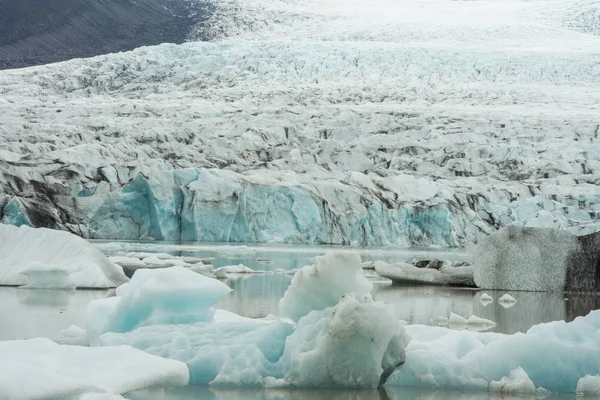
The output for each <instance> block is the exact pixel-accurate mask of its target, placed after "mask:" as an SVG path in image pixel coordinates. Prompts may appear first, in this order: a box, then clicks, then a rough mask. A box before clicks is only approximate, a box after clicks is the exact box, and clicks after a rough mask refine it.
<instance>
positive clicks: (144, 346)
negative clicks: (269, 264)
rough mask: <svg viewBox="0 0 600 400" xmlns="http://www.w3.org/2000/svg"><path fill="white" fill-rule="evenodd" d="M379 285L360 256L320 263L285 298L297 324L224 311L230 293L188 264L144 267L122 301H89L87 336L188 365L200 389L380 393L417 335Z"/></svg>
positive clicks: (286, 311)
mask: <svg viewBox="0 0 600 400" xmlns="http://www.w3.org/2000/svg"><path fill="white" fill-rule="evenodd" d="M371 287H372V285H371V283H369V282H368V281H367V280H366V278H364V277H363V276H362V268H361V260H360V256H359V255H358V254H355V253H331V254H328V255H326V256H322V257H319V258H318V260H317V264H315V265H314V266H308V267H305V268H303V269H302V270H300V271H299V272H298V273H297V274H296V276H295V277H294V279H293V281H292V284H291V285H290V287H289V288H288V291H287V292H286V294H285V295H284V298H283V299H282V302H281V305H282V309H281V314H282V316H285V317H287V318H293V319H294V320H296V321H297V323H296V324H294V323H293V322H292V321H290V320H289V319H287V318H285V319H277V318H271V319H259V320H252V319H248V318H243V317H240V316H238V315H236V314H232V313H228V312H224V311H216V312H215V311H214V310H213V309H212V308H211V307H212V306H213V305H214V304H216V303H217V302H218V301H219V300H220V299H221V298H223V297H224V296H225V295H227V294H228V293H229V291H230V289H229V288H228V287H227V286H226V285H224V284H223V283H221V282H219V281H217V280H215V279H210V278H206V277H204V276H201V275H197V274H194V273H193V272H190V271H188V270H185V269H184V268H182V267H172V268H166V269H161V270H139V271H137V272H136V273H135V274H134V276H133V277H132V279H131V282H130V283H128V284H126V285H123V286H121V287H119V288H118V289H117V297H115V298H111V299H106V300H98V301H95V302H91V303H90V304H89V306H88V327H87V329H88V338H89V341H90V343H91V344H92V345H103V346H113V345H123V344H128V345H131V346H133V347H135V348H138V349H141V350H144V351H147V352H149V353H152V354H155V355H159V356H162V357H166V358H173V359H176V360H180V361H184V362H185V363H186V364H187V366H188V368H189V369H190V376H191V382H192V383H198V384H210V385H213V386H219V385H222V386H232V385H233V386H240V385H244V386H282V385H283V386H296V387H376V386H378V385H381V384H383V383H384V382H385V380H386V379H387V377H388V376H389V375H390V374H391V373H392V372H393V370H394V369H395V368H396V367H398V366H399V365H401V364H402V363H403V362H404V360H405V353H404V349H405V347H406V344H407V343H408V341H409V340H410V338H409V337H408V336H407V335H406V334H405V331H404V327H403V325H402V324H401V323H400V322H399V320H398V318H397V317H396V314H395V311H394V308H393V307H392V306H389V305H385V304H384V303H381V302H374V301H373V300H372V298H371V295H370V293H369V291H370V289H371ZM310 307H313V308H314V309H312V310H311V308H310Z"/></svg>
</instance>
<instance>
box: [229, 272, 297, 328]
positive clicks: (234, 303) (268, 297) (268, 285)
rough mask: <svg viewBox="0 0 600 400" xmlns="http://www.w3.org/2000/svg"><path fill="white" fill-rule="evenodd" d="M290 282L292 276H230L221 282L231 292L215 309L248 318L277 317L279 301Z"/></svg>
mask: <svg viewBox="0 0 600 400" xmlns="http://www.w3.org/2000/svg"><path fill="white" fill-rule="evenodd" d="M291 280H292V276H291V275H285V274H273V275H236V276H232V277H231V278H228V279H225V280H223V281H222V282H224V283H225V284H226V285H227V286H229V287H230V288H232V289H233V292H231V293H230V294H229V295H228V296H227V297H226V298H225V299H223V300H222V301H221V302H220V303H219V304H218V305H217V307H218V308H222V309H224V310H227V311H232V312H234V313H236V314H239V315H243V316H245V317H248V318H262V317H266V316H267V315H269V314H273V315H277V313H278V309H279V299H281V298H282V297H283V294H284V293H285V291H286V290H287V288H288V286H289V285H290V282H291Z"/></svg>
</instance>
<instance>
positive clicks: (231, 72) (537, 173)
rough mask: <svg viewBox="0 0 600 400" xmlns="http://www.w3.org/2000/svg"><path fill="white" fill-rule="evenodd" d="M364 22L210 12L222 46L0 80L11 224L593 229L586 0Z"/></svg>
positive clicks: (593, 54)
mask: <svg viewBox="0 0 600 400" xmlns="http://www.w3.org/2000/svg"><path fill="white" fill-rule="evenodd" d="M365 4H366V3H365ZM365 4H363V3H361V2H360V1H351V2H343V3H337V2H329V1H327V2H326V1H321V0H314V1H311V2H308V3H307V2H294V1H290V2H285V3H282V2H279V1H275V0H261V1H253V2H245V1H215V2H214V3H213V5H214V7H215V13H214V15H212V17H211V20H210V21H209V22H208V23H206V24H204V25H203V26H200V27H199V28H198V29H203V31H202V32H205V33H207V34H210V37H214V38H216V39H217V41H215V42H209V43H188V44H184V45H161V46H158V47H148V48H140V49H137V50H135V51H133V52H129V53H121V54H112V55H105V56H100V57H96V58H92V59H87V60H72V61H68V62H65V63H61V64H55V65H47V66H41V67H35V68H30V69H23V70H14V71H4V72H2V73H0V94H1V95H0V106H1V107H2V110H3V114H2V116H1V117H0V121H1V122H2V123H1V124H0V142H2V143H3V144H4V145H3V146H2V147H1V149H0V171H1V172H0V210H1V211H0V220H1V221H2V222H4V223H12V224H16V225H20V224H29V225H34V226H45V227H52V228H58V229H65V230H70V231H72V232H75V233H78V234H80V235H82V236H84V237H89V238H115V239H116V238H119V239H149V238H155V239H164V240H201V241H244V242H288V243H335V244H343V243H353V244H365V245H387V244H396V245H404V246H407V245H442V246H461V245H465V244H466V243H468V242H472V241H477V240H478V238H479V237H480V236H481V235H486V234H489V233H491V232H493V231H494V230H496V229H498V228H500V227H502V226H505V225H509V224H513V223H516V224H520V225H525V226H543V227H557V228H561V229H566V230H569V231H571V232H573V233H576V234H583V233H591V232H594V231H597V230H598V229H599V227H600V224H599V222H598V219H599V215H598V213H599V211H600V190H599V189H598V181H599V179H600V161H599V160H600V148H599V147H598V146H597V141H598V132H599V129H600V128H599V124H600V120H598V112H597V109H596V104H599V103H600V85H599V83H600V37H598V36H597V35H595V33H597V32H596V31H594V29H595V28H593V29H592V28H590V26H591V27H593V26H594V25H593V24H592V22H586V21H588V20H589V21H595V20H594V19H593V15H595V14H594V13H595V12H596V11H595V10H596V9H595V8H594V7H595V6H594V4H593V3H592V2H586V1H583V0H582V1H579V2H572V1H570V2H569V1H566V0H565V1H555V2H552V3H547V2H538V1H532V2H521V1H508V2H491V3H490V2H486V3H482V2H452V1H439V2H435V3H430V2H416V3H414V2H407V3H397V2H391V1H390V2H387V1H384V2H382V3H380V4H379V6H378V7H366V5H365ZM581 10H583V11H585V10H588V11H585V13H583V11H581ZM590 10H591V11H590ZM580 11H581V12H582V13H583V14H585V15H584V16H581V15H583V14H581V13H580V14H581V15H580V14H578V13H579V12H580ZM588 17H589V18H588ZM582 18H583V19H582ZM590 18H591V19H590ZM582 21H583V22H582Z"/></svg>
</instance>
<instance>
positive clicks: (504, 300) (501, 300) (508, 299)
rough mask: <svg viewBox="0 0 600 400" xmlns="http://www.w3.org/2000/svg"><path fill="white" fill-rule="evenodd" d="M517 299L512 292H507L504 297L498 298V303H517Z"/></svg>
mask: <svg viewBox="0 0 600 400" xmlns="http://www.w3.org/2000/svg"><path fill="white" fill-rule="evenodd" d="M516 302H517V299H515V298H514V297H512V296H511V295H510V294H508V293H505V294H504V295H503V296H502V297H500V298H499V299H498V303H516Z"/></svg>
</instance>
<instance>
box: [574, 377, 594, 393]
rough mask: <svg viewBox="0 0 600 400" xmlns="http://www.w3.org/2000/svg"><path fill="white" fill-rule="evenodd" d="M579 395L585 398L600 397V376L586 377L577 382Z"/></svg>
mask: <svg viewBox="0 0 600 400" xmlns="http://www.w3.org/2000/svg"><path fill="white" fill-rule="evenodd" d="M575 391H576V392H577V394H580V395H584V396H586V395H587V396H600V374H599V375H595V376H592V375H586V376H584V377H583V378H581V379H580V380H579V382H577V389H576V390H575Z"/></svg>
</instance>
